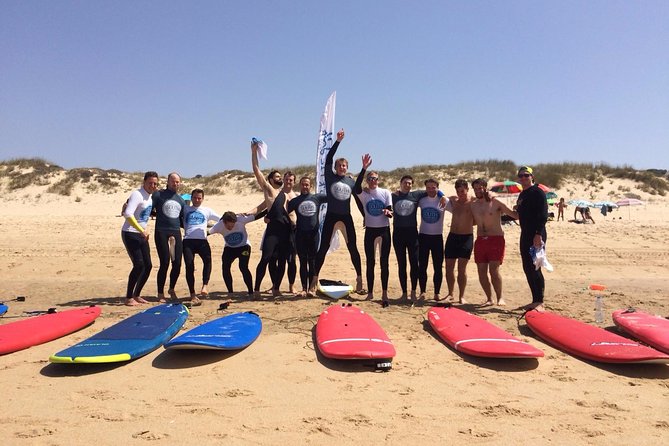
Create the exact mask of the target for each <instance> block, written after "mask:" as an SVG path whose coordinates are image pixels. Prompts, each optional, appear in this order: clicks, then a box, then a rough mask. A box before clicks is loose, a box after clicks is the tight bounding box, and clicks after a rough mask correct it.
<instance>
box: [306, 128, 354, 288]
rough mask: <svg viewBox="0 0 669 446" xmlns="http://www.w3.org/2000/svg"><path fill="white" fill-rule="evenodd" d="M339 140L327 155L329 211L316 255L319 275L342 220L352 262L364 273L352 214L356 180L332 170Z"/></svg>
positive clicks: (326, 184) (326, 177) (326, 182)
mask: <svg viewBox="0 0 669 446" xmlns="http://www.w3.org/2000/svg"><path fill="white" fill-rule="evenodd" d="M338 147H339V141H336V142H335V143H334V144H333V145H332V148H331V149H330V151H329V152H328V154H327V156H326V157H325V186H326V193H327V204H328V208H327V213H326V214H325V220H324V221H323V230H322V232H321V246H320V248H319V249H318V255H317V256H316V275H318V274H319V273H320V271H321V268H322V267H323V263H324V262H325V255H326V254H327V252H328V249H329V248H330V239H331V238H332V233H333V231H334V226H335V224H336V223H339V222H342V223H343V224H344V227H345V228H346V239H347V243H346V247H347V248H348V252H349V254H350V256H351V262H352V263H353V267H354V268H355V272H356V275H357V276H360V275H361V274H362V263H361V261H360V253H359V252H358V246H357V239H356V234H355V227H354V226H353V217H352V216H351V194H352V192H353V188H354V187H355V181H354V180H353V178H351V177H350V176H348V175H344V176H339V175H337V174H336V173H334V171H333V170H332V165H333V159H334V155H335V152H336V151H337V148H338Z"/></svg>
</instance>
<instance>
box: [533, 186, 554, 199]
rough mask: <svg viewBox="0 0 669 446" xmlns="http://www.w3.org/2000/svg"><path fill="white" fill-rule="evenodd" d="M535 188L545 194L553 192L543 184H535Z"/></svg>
mask: <svg viewBox="0 0 669 446" xmlns="http://www.w3.org/2000/svg"><path fill="white" fill-rule="evenodd" d="M537 187H538V188H539V189H541V190H542V191H544V192H546V193H548V192H550V191H552V190H553V189H551V188H550V187H548V186H546V185H545V184H541V183H537ZM553 193H555V192H553ZM556 197H557V195H556Z"/></svg>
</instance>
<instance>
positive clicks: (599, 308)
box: [595, 296, 604, 324]
mask: <svg viewBox="0 0 669 446" xmlns="http://www.w3.org/2000/svg"><path fill="white" fill-rule="evenodd" d="M595 322H597V323H598V324H601V323H602V322H604V298H603V297H602V296H596V297H595Z"/></svg>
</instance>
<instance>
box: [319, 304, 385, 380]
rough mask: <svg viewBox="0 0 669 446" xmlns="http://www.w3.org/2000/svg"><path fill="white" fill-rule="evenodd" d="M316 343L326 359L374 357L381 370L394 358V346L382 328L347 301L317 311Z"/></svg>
mask: <svg viewBox="0 0 669 446" xmlns="http://www.w3.org/2000/svg"><path fill="white" fill-rule="evenodd" d="M316 343H317V345H318V349H319V350H320V352H321V353H322V354H323V356H325V357H326V358H332V359H369V360H375V361H377V368H379V369H384V370H387V369H390V361H391V359H392V358H394V357H395V346H393V343H392V342H391V340H390V338H388V335H387V334H386V332H385V331H383V328H381V326H380V325H379V324H377V323H376V321H375V320H374V319H373V318H372V317H371V316H370V315H369V314H367V313H365V312H364V311H363V310H361V309H360V308H358V307H356V306H355V305H351V304H341V305H332V306H331V307H329V308H327V309H326V310H325V311H323V312H322V313H321V315H320V317H319V318H318V323H317V325H316Z"/></svg>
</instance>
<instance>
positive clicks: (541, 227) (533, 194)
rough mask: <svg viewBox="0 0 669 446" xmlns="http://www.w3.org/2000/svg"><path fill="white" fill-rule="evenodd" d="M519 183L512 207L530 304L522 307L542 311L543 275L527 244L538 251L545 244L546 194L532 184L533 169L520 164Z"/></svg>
mask: <svg viewBox="0 0 669 446" xmlns="http://www.w3.org/2000/svg"><path fill="white" fill-rule="evenodd" d="M518 182H519V183H520V184H521V185H522V186H523V191H522V192H521V193H520V195H519V196H518V204H517V205H516V209H515V210H516V211H517V212H518V218H519V220H520V243H519V245H520V258H521V260H522V263H523V271H524V272H525V277H526V278H527V284H528V285H529V286H530V292H531V293H532V303H530V304H528V305H526V306H525V307H524V308H525V309H526V310H531V309H537V310H538V311H543V309H544V307H543V302H544V289H545V281H544V275H543V273H542V272H541V268H536V267H535V265H534V261H533V259H532V255H531V253H530V247H532V246H534V248H535V249H537V250H538V249H541V246H542V245H545V243H546V239H547V234H546V222H547V221H548V204H547V203H546V193H545V192H544V191H543V190H541V188H540V187H539V186H537V185H536V184H534V172H533V170H532V168H531V167H528V166H521V167H520V169H518Z"/></svg>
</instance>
